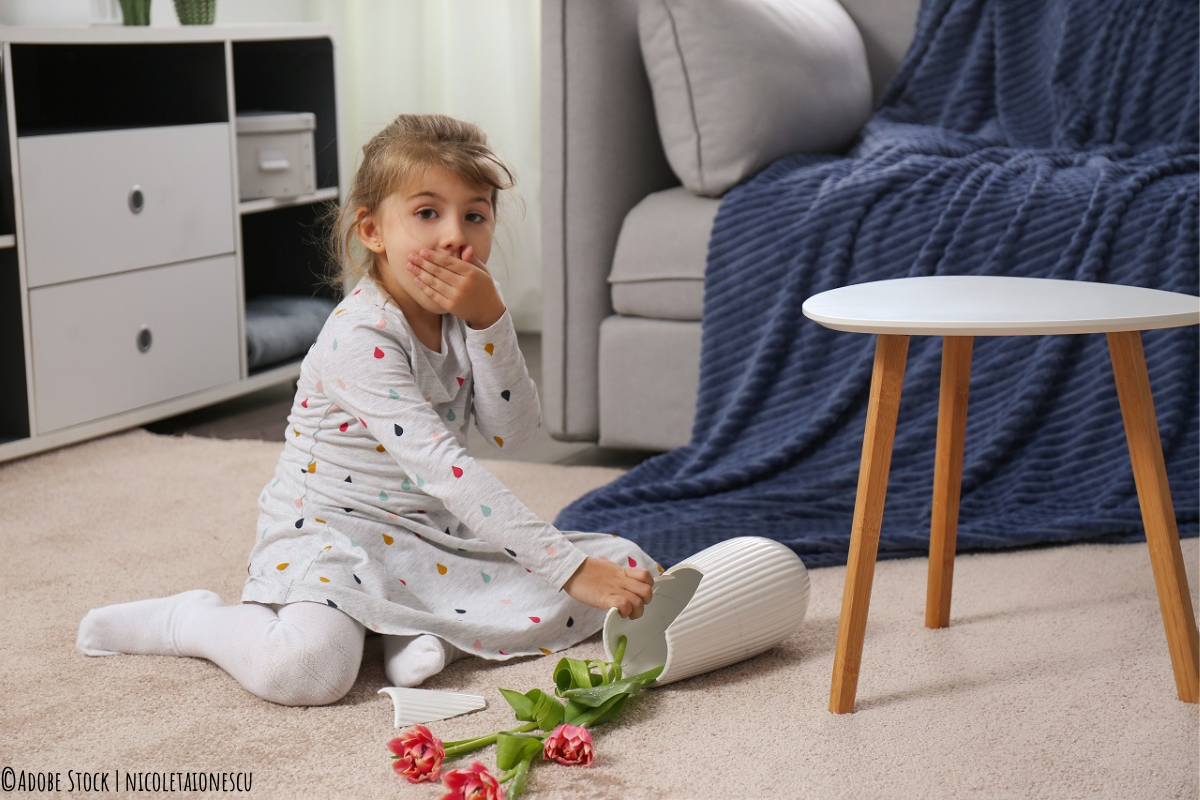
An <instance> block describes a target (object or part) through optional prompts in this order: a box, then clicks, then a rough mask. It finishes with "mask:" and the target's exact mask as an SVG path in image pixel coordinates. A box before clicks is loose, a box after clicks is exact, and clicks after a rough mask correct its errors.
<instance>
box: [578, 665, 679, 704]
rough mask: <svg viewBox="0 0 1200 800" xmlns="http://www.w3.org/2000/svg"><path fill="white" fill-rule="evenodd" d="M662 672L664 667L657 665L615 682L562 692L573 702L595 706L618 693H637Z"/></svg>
mask: <svg viewBox="0 0 1200 800" xmlns="http://www.w3.org/2000/svg"><path fill="white" fill-rule="evenodd" d="M661 673H662V667H657V668H655V669H652V670H649V671H647V672H643V673H641V674H639V675H632V676H630V677H628V678H623V679H621V680H619V681H614V682H613V683H607V684H604V685H602V686H593V687H589V688H586V689H568V690H566V691H564V692H561V694H562V696H563V697H565V698H567V700H568V701H569V702H571V703H576V704H577V705H583V706H589V707H592V708H595V707H596V706H599V705H602V704H603V703H607V702H608V701H609V699H610V698H612V697H614V696H616V695H618V694H630V695H633V694H637V693H638V692H640V691H641V690H642V689H643V688H645V686H646V684H648V683H651V682H652V681H653V680H654V679H655V678H657V677H658V676H659V675H660V674H661Z"/></svg>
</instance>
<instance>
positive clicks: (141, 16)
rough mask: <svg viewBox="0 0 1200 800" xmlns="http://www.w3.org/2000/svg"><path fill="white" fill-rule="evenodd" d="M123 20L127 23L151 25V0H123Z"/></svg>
mask: <svg viewBox="0 0 1200 800" xmlns="http://www.w3.org/2000/svg"><path fill="white" fill-rule="evenodd" d="M121 21H122V22H123V23H124V24H126V25H149V24H150V0H121Z"/></svg>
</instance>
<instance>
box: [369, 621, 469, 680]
mask: <svg viewBox="0 0 1200 800" xmlns="http://www.w3.org/2000/svg"><path fill="white" fill-rule="evenodd" d="M461 656H462V651H461V650H459V649H458V648H457V647H455V646H454V645H452V644H449V643H448V642H444V641H442V640H441V639H439V638H438V637H436V636H434V635H433V634H429V633H423V634H421V635H420V636H386V637H384V641H383V659H384V661H383V669H384V672H385V673H386V674H387V678H388V680H389V681H391V683H392V685H393V686H420V685H421V684H422V683H424V682H425V681H426V680H428V679H429V678H432V677H433V676H434V675H437V674H438V673H439V672H441V671H442V670H443V669H445V667H446V665H447V664H452V663H454V662H455V661H457V660H458V659H459V658H460V657H461Z"/></svg>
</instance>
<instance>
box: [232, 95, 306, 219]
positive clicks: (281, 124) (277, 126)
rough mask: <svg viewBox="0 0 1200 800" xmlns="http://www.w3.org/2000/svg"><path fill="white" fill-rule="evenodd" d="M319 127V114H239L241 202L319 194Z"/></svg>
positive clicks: (239, 181)
mask: <svg viewBox="0 0 1200 800" xmlns="http://www.w3.org/2000/svg"><path fill="white" fill-rule="evenodd" d="M316 127H317V118H316V115H314V114H312V113H309V112H306V111H304V112H296V113H292V112H286V111H280V112H257V113H249V114H238V116H237V141H238V183H239V184H240V187H241V188H240V192H239V195H240V197H241V199H242V200H255V199H258V198H263V197H271V198H275V197H279V198H286V197H295V196H297V195H302V194H310V193H312V192H315V191H316V189H317V175H316V167H315V166H314V164H315V161H314V154H313V131H314V130H316Z"/></svg>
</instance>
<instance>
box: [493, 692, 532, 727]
mask: <svg viewBox="0 0 1200 800" xmlns="http://www.w3.org/2000/svg"><path fill="white" fill-rule="evenodd" d="M500 694H502V695H504V699H505V700H507V701H508V704H509V705H510V706H512V710H513V712H514V713H515V714H516V715H517V719H519V720H521V721H522V722H530V721H532V720H533V701H532V700H530V699H529V698H528V697H526V696H525V695H523V694H521V693H520V692H514V691H513V690H512V689H501V690H500Z"/></svg>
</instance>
